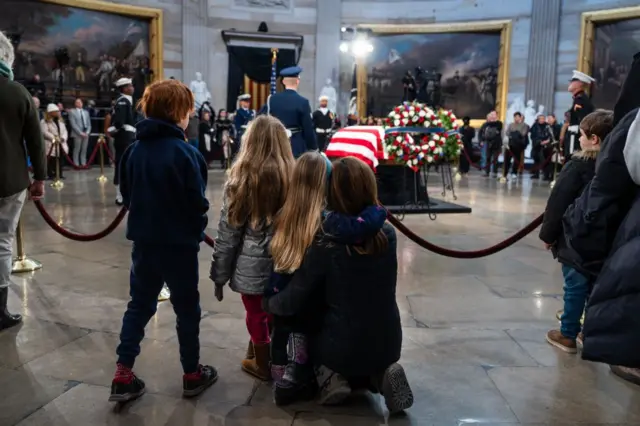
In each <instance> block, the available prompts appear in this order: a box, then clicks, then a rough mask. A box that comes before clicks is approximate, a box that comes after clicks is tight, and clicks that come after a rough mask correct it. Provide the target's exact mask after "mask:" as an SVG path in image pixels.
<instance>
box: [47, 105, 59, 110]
mask: <svg viewBox="0 0 640 426" xmlns="http://www.w3.org/2000/svg"><path fill="white" fill-rule="evenodd" d="M54 111H60V108H58V105H56V104H49V105H47V112H54Z"/></svg>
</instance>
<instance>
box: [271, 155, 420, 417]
mask: <svg viewBox="0 0 640 426" xmlns="http://www.w3.org/2000/svg"><path fill="white" fill-rule="evenodd" d="M308 156H314V157H319V158H317V159H315V162H323V163H324V159H323V158H322V157H321V156H320V155H319V154H317V153H307V154H305V155H303V156H302V157H301V158H300V159H299V160H298V162H299V165H301V164H302V163H304V162H305V157H308ZM324 167H325V168H326V169H327V171H329V170H330V173H326V174H327V175H329V176H330V177H329V183H328V191H327V192H328V197H327V210H328V212H327V213H326V214H325V219H324V220H314V218H320V217H321V215H322V213H323V212H322V209H323V207H324V206H323V203H316V202H314V203H311V205H308V206H306V207H307V208H304V209H303V208H299V207H300V206H298V208H296V209H295V211H297V212H299V214H298V215H292V214H287V211H288V209H287V204H289V203H294V204H299V202H300V201H301V200H293V199H292V197H287V201H286V202H285V206H284V207H283V210H282V213H281V216H280V218H279V220H278V221H277V224H276V231H275V234H274V239H273V243H272V255H273V258H274V264H275V265H278V264H281V263H288V262H287V260H290V259H292V258H301V259H302V260H301V263H300V265H299V267H296V265H294V269H295V273H294V274H293V277H292V278H291V281H290V282H289V283H288V284H287V286H286V287H285V288H283V289H282V290H280V291H279V292H277V293H276V294H275V295H274V296H272V297H270V298H269V299H268V301H267V302H266V303H265V305H266V306H265V307H266V308H267V309H268V311H269V312H270V313H273V314H275V315H279V316H285V317H286V316H289V317H290V316H301V315H304V313H305V312H318V311H321V310H322V312H324V314H323V315H322V317H321V318H320V319H319V320H320V327H319V328H320V330H319V331H318V332H317V333H313V334H311V335H310V336H309V352H310V357H311V360H312V361H313V363H314V364H316V365H317V366H320V368H319V369H318V371H319V374H318V375H319V377H318V381H319V382H320V383H319V384H320V385H321V389H322V391H321V402H324V403H333V404H335V403H339V402H341V401H342V400H344V399H345V397H346V396H348V394H349V393H350V391H351V389H350V387H349V383H352V384H354V385H355V383H359V384H361V385H362V386H364V387H367V388H370V389H373V390H376V391H379V392H381V393H382V395H383V396H384V398H385V402H386V404H387V407H388V408H389V411H390V412H397V411H401V410H404V409H407V408H409V407H410V406H411V405H412V404H413V395H412V393H411V389H410V387H409V384H408V382H407V378H406V376H405V373H404V370H403V369H402V367H401V366H400V365H399V364H397V361H398V360H399V359H400V350H401V346H402V328H401V325H400V314H399V310H398V305H397V303H396V278H397V269H398V260H397V255H396V236H395V232H394V230H393V228H392V227H391V226H389V225H388V224H384V222H383V221H381V222H380V225H379V227H378V228H377V230H375V232H371V229H370V227H369V226H366V227H363V228H362V229H363V233H362V235H359V236H354V235H353V230H347V231H348V232H345V229H343V228H344V226H341V224H344V223H343V221H332V220H329V219H330V218H331V215H332V214H334V213H335V214H338V215H340V216H342V217H345V216H346V217H352V218H355V220H356V222H360V221H365V220H367V219H362V220H361V217H362V215H363V214H364V213H366V212H370V210H371V209H372V208H373V209H375V208H377V206H378V201H377V187H376V180H375V176H374V174H373V172H372V171H371V169H370V168H369V167H368V166H367V165H366V164H365V163H363V162H362V161H360V160H358V159H355V158H350V157H347V158H343V159H339V160H336V161H334V162H333V163H332V164H331V165H328V164H327V165H325V166H324ZM294 175H295V173H294ZM311 181H312V180H310V181H309V183H311ZM292 185H293V184H292ZM325 186H326V185H324V184H321V187H322V189H324V188H325ZM319 189H320V188H311V187H309V193H311V192H312V191H314V190H316V191H317V190H319ZM322 195H323V196H324V193H323V194H322ZM292 210H293V209H292ZM289 213H291V212H290V211H289ZM351 223H352V222H351ZM310 224H313V226H310ZM301 234H302V235H307V236H309V238H302V239H301V238H300V235H301ZM345 235H348V238H344V236H345ZM301 240H307V241H308V242H309V243H308V244H294V243H292V242H296V241H298V242H299V241H301ZM278 241H281V242H287V241H289V242H290V243H289V244H284V243H283V244H279V243H278ZM318 295H320V297H318Z"/></svg>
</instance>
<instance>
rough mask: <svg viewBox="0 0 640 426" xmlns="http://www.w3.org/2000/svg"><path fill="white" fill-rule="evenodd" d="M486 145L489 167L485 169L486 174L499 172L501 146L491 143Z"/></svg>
mask: <svg viewBox="0 0 640 426" xmlns="http://www.w3.org/2000/svg"><path fill="white" fill-rule="evenodd" d="M485 146H486V149H485V151H486V155H487V166H486V167H487V168H486V169H485V174H486V175H489V174H490V173H493V174H498V169H499V167H498V157H500V146H492V145H490V144H486V145H485Z"/></svg>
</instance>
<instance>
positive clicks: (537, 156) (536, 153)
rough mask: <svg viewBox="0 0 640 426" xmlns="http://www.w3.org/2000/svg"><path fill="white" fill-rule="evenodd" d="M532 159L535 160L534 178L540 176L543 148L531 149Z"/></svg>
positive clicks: (534, 147)
mask: <svg viewBox="0 0 640 426" xmlns="http://www.w3.org/2000/svg"><path fill="white" fill-rule="evenodd" d="M531 159H532V160H533V169H532V172H531V173H532V174H533V176H540V165H541V164H542V147H541V146H540V145H537V146H536V145H534V146H533V148H531Z"/></svg>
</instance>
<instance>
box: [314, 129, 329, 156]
mask: <svg viewBox="0 0 640 426" xmlns="http://www.w3.org/2000/svg"><path fill="white" fill-rule="evenodd" d="M316 141H317V142H318V150H319V151H320V152H324V151H325V150H326V149H327V143H328V141H327V134H326V133H316Z"/></svg>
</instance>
